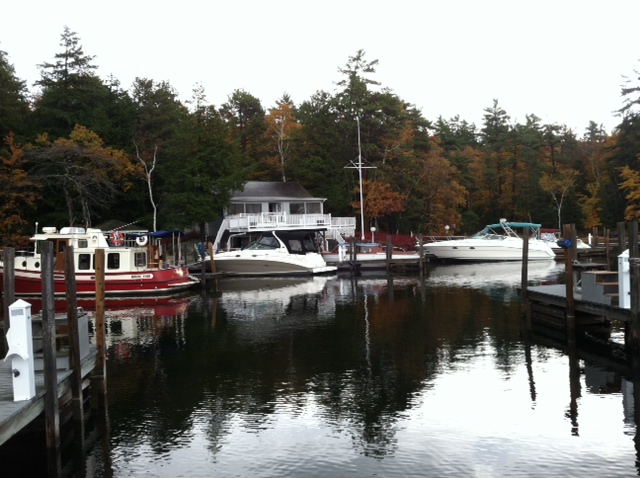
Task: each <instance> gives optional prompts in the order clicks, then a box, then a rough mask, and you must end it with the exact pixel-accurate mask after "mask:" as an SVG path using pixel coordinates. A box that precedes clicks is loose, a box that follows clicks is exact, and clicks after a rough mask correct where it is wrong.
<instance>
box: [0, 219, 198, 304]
mask: <svg viewBox="0 0 640 478" xmlns="http://www.w3.org/2000/svg"><path fill="white" fill-rule="evenodd" d="M180 234H181V233H180V231H158V232H152V233H135V234H127V233H125V232H122V231H113V232H111V233H105V232H103V231H102V230H100V229H93V228H83V227H63V228H62V229H60V231H58V230H57V229H56V228H55V227H44V228H43V229H42V232H41V233H38V232H37V231H36V234H35V235H34V236H33V237H32V238H31V241H33V242H34V250H33V251H17V252H16V257H15V264H14V270H15V293H16V295H22V296H29V295H30V296H37V295H41V293H42V276H41V262H42V258H41V255H40V252H39V251H38V241H50V242H53V250H54V267H53V270H54V292H55V294H56V295H63V294H65V277H64V268H65V254H66V251H67V248H68V247H69V246H73V255H74V265H75V271H76V286H77V294H78V295H79V296H87V295H95V293H96V281H95V252H96V250H97V249H104V251H105V294H106V295H127V294H144V295H150V294H151V295H152V294H167V293H169V292H173V291H182V290H185V289H187V288H189V287H191V286H193V285H194V284H196V283H198V279H197V278H195V277H193V276H191V275H190V274H189V271H188V269H187V268H186V267H183V266H172V265H169V264H168V263H166V262H164V261H163V258H164V254H163V245H162V244H161V241H162V239H166V238H172V237H176V236H177V237H178V238H179V235H180ZM178 250H179V247H178ZM4 267H5V264H4V263H2V262H0V275H4Z"/></svg>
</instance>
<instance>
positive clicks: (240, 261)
mask: <svg viewBox="0 0 640 478" xmlns="http://www.w3.org/2000/svg"><path fill="white" fill-rule="evenodd" d="M317 232H319V230H316V229H291V230H280V229H278V230H272V231H264V232H262V234H261V235H260V237H259V238H258V239H257V240H256V241H254V242H252V243H251V244H249V245H248V246H247V247H246V248H244V249H241V250H237V251H227V252H218V253H216V254H214V256H213V265H214V268H215V271H216V272H220V273H223V274H226V275H248V276H259V275H313V274H323V273H328V272H335V271H336V270H337V267H335V266H328V265H327V263H326V262H325V260H324V258H323V257H322V254H321V253H320V251H319V250H318V238H317V237H316V233H317Z"/></svg>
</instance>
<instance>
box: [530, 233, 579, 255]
mask: <svg viewBox="0 0 640 478" xmlns="http://www.w3.org/2000/svg"><path fill="white" fill-rule="evenodd" d="M540 238H541V239H542V240H543V241H545V242H546V243H547V244H549V247H551V249H554V250H556V251H557V250H559V249H564V248H565V247H564V243H565V242H566V239H563V238H561V237H560V236H559V234H554V233H552V232H543V233H542V235H541V236H540ZM569 244H570V243H569ZM576 249H591V246H590V245H589V244H587V243H586V242H584V241H583V240H582V239H580V238H579V237H578V238H576Z"/></svg>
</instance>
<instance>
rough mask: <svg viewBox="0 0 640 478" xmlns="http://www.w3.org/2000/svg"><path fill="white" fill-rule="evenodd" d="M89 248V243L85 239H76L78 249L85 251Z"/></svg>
mask: <svg viewBox="0 0 640 478" xmlns="http://www.w3.org/2000/svg"><path fill="white" fill-rule="evenodd" d="M88 246H89V241H88V240H86V239H78V248H79V249H86V248H87V247H88Z"/></svg>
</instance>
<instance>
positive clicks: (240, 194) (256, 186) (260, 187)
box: [231, 181, 326, 202]
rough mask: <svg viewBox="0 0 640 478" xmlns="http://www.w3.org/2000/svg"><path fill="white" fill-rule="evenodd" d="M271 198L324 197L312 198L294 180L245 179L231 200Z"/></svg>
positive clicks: (322, 199)
mask: <svg viewBox="0 0 640 478" xmlns="http://www.w3.org/2000/svg"><path fill="white" fill-rule="evenodd" d="M267 198H271V199H306V200H308V199H316V200H321V201H324V200H325V199H326V198H314V197H313V196H312V195H311V194H309V191H307V190H306V189H305V188H303V187H302V186H301V185H300V184H298V183H296V182H286V183H284V182H279V181H247V182H246V183H245V185H244V190H242V191H234V193H233V197H232V199H231V201H232V202H233V201H237V200H241V201H248V200H264V199H267Z"/></svg>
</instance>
